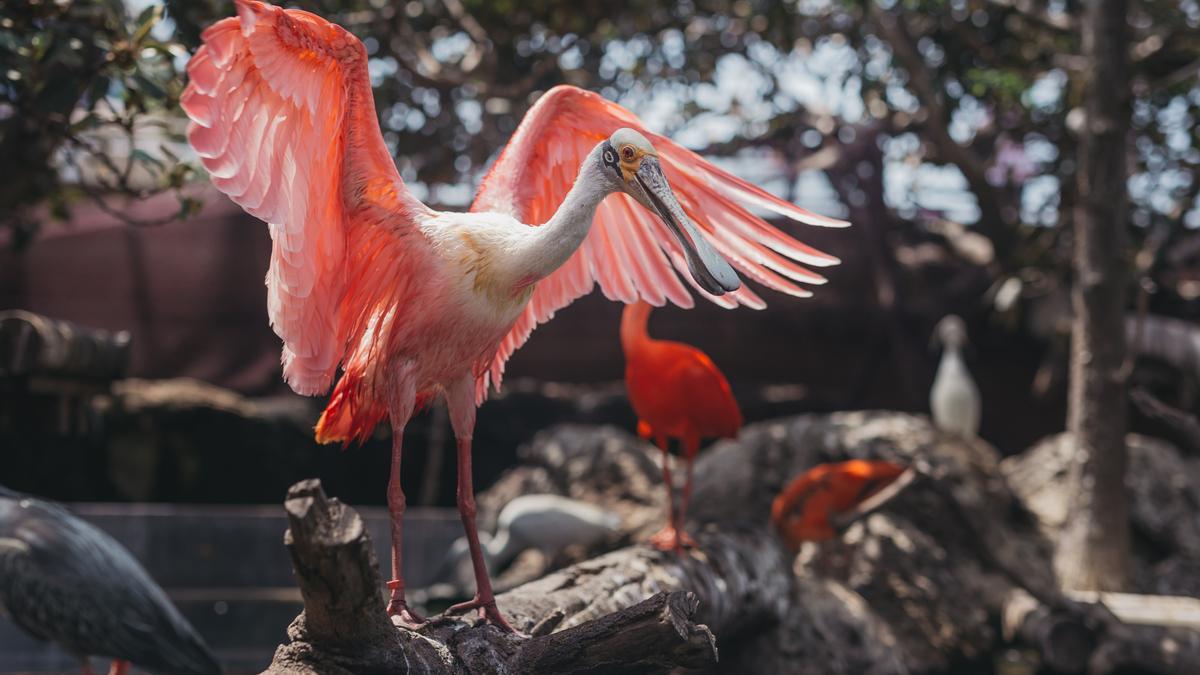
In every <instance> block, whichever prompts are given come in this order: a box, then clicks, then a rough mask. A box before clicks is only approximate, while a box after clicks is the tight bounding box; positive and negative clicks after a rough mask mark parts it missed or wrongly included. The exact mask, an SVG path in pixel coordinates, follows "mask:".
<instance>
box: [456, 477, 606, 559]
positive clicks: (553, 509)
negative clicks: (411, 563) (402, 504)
mask: <svg viewBox="0 0 1200 675" xmlns="http://www.w3.org/2000/svg"><path fill="white" fill-rule="evenodd" d="M620 528H621V518H620V517H619V516H618V515H617V514H615V513H613V512H612V511H609V510H607V509H602V508H600V507H599V506H594V505H592V504H588V503H587V502H581V501H579V500H578V499H571V498H570V497H562V496H559V495H554V494H533V495H521V496H520V497H517V498H515V499H513V500H512V501H510V502H509V503H507V504H505V505H504V508H503V509H500V515H499V516H498V517H497V519H496V533H495V534H493V535H488V534H487V533H486V532H480V533H479V543H480V544H481V545H482V547H483V555H484V561H485V562H486V563H487V568H488V572H489V573H492V572H495V571H496V570H498V569H502V568H503V567H504V566H505V565H506V564H508V563H509V562H510V561H512V559H513V558H516V557H517V556H518V555H519V554H521V553H522V552H524V551H525V550H527V549H531V548H535V549H537V550H539V551H541V553H542V555H544V556H545V557H546V558H547V559H551V558H553V557H554V556H555V555H557V554H558V553H560V552H561V551H562V550H563V549H565V548H567V547H568V546H584V547H591V546H594V545H596V544H598V543H600V542H602V541H604V540H606V539H608V538H609V537H611V536H613V535H614V534H616V533H617V532H619V531H620ZM468 554H469V549H468V545H467V540H466V538H465V537H464V538H461V539H459V540H458V541H456V542H454V545H453V546H452V547H451V549H450V551H449V552H448V553H447V555H446V562H445V563H444V565H443V574H441V575H439V576H445V575H448V574H449V573H450V572H451V571H452V570H456V569H457V568H458V564H459V561H460V560H462V559H463V558H464V557H466V556H467V555H468Z"/></svg>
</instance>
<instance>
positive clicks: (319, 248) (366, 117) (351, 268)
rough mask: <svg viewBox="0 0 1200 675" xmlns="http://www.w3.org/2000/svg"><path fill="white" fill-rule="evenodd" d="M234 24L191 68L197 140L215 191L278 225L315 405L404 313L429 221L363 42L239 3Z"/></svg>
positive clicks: (282, 296)
mask: <svg viewBox="0 0 1200 675" xmlns="http://www.w3.org/2000/svg"><path fill="white" fill-rule="evenodd" d="M237 11H238V16H237V17H236V18H233V17H231V18H228V19H224V20H222V21H220V22H218V23H216V24H215V25H213V26H212V27H210V28H209V29H208V30H206V31H205V32H204V36H203V38H204V45H203V46H202V47H200V49H199V50H197V51H196V55H195V56H193V57H192V60H191V61H190V62H189V63H188V75H189V77H190V82H189V83H188V86H187V89H186V90H185V91H184V94H183V98H182V100H181V103H182V106H183V109H184V111H186V112H187V115H188V117H189V118H191V125H190V126H189V128H188V140H189V141H190V142H191V144H192V147H194V148H195V149H196V152H197V153H198V154H199V155H200V159H201V161H203V163H204V166H205V167H206V168H207V169H208V171H209V173H210V175H211V177H212V182H213V185H215V186H216V187H217V189H219V190H220V191H221V192H224V193H225V194H226V195H229V197H230V198H231V199H232V200H233V201H235V202H237V203H238V204H239V205H240V206H241V207H242V208H244V209H245V210H246V211H247V212H249V213H250V214H252V215H254V216H257V217H259V218H261V219H263V220H265V221H267V222H268V223H269V224H270V231H271V239H272V241H273V247H272V254H271V267H270V270H269V271H268V273H267V289H268V299H267V302H268V311H269V313H270V318H271V325H272V326H273V327H274V328H275V332H276V333H277V334H278V335H279V337H281V338H283V342H284V347H283V367H284V376H285V378H286V379H287V381H288V384H290V385H291V387H292V388H293V389H295V390H296V391H297V392H299V393H302V394H317V393H321V392H323V391H325V390H326V389H327V388H328V387H329V383H330V382H331V381H332V378H333V376H334V374H335V373H336V371H337V367H338V364H339V363H340V362H341V361H342V359H343V358H344V356H345V354H346V351H347V348H348V346H351V345H353V344H356V342H357V340H358V339H359V338H360V336H361V334H362V333H363V331H365V330H368V324H369V322H370V319H371V317H372V316H375V315H377V314H380V313H383V312H386V311H388V310H390V309H395V308H398V307H399V308H402V307H403V305H404V303H403V302H400V301H399V300H400V299H402V298H403V297H404V294H405V293H406V289H407V283H408V279H409V278H411V277H412V276H414V275H413V272H414V271H415V269H414V268H419V267H420V266H421V265H423V264H424V256H425V255H427V253H426V247H425V246H424V244H425V240H424V237H423V235H420V230H419V228H417V227H416V221H417V219H418V218H420V217H421V216H422V215H423V214H425V213H427V209H426V208H425V206H424V205H423V204H421V203H420V202H419V201H418V200H417V199H416V198H414V197H413V196H412V195H411V194H410V193H409V191H408V189H407V188H406V187H405V185H404V182H403V181H402V180H401V178H400V175H399V173H397V171H396V167H395V164H394V163H393V162H392V158H391V155H390V153H389V152H388V150H387V146H386V145H385V144H384V142H383V137H382V135H381V134H380V131H379V122H378V120H377V119H376V116H375V104H374V101H373V99H372V93H371V86H370V80H369V78H368V74H367V53H366V50H365V49H364V47H363V45H362V43H361V42H360V41H359V40H358V39H357V38H355V37H354V36H353V35H351V34H350V33H348V32H347V31H346V30H345V29H343V28H342V27H341V26H338V25H336V24H333V23H330V22H328V21H326V20H324V19H322V18H320V17H318V16H316V15H314V14H310V13H308V12H304V11H301V10H294V9H289V10H284V9H281V8H279V7H274V6H271V5H267V4H264V3H262V2H258V1H257V0H237ZM409 235H415V236H409ZM394 318H395V317H394Z"/></svg>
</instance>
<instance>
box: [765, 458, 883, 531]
mask: <svg viewBox="0 0 1200 675" xmlns="http://www.w3.org/2000/svg"><path fill="white" fill-rule="evenodd" d="M902 473H904V467H903V466H900V465H898V464H894V463H892V462H885V461H881V460H876V461H867V460H862V459H852V460H850V461H848V462H837V463H833V464H818V465H816V466H814V467H813V468H811V469H809V470H808V471H805V472H804V473H802V474H800V476H799V477H797V478H796V479H795V480H793V481H792V482H791V483H789V484H788V486H787V487H786V488H784V490H783V492H780V493H779V496H778V497H776V498H775V502H774V503H773V504H771V521H772V522H774V523H775V527H776V528H777V529H778V530H779V532H780V534H782V535H783V539H784V541H785V542H787V544H788V546H790V547H791V548H793V549H795V548H799V546H800V542H802V541H821V540H824V539H832V538H833V537H834V536H836V535H837V532H836V531H835V530H834V528H833V524H832V523H831V522H830V518H831V517H832V516H835V515H837V514H839V513H842V512H844V511H848V510H850V509H852V508H854V507H855V506H856V505H858V504H859V503H861V502H863V501H864V500H866V499H868V498H870V497H871V495H873V494H875V493H876V492H879V491H880V490H882V489H883V488H885V487H887V486H888V484H889V483H891V482H892V481H894V480H896V478H898V477H899V476H900V474H902Z"/></svg>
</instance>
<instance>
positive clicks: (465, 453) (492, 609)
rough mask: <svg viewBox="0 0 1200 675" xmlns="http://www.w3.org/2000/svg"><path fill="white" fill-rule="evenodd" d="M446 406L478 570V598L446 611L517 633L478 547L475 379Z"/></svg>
mask: <svg viewBox="0 0 1200 675" xmlns="http://www.w3.org/2000/svg"><path fill="white" fill-rule="evenodd" d="M446 407H447V408H448V409H449V411H450V425H451V426H452V427H454V437H455V439H456V440H457V442H458V514H459V516H460V517H461V518H462V524H463V529H464V530H466V532H467V546H468V548H470V549H471V565H472V567H474V569H475V597H474V598H473V599H471V600H468V601H467V602H462V603H459V604H457V605H454V606H452V607H450V608H449V609H447V610H446V612H447V613H448V614H453V613H456V612H465V611H466V610H468V609H478V610H479V616H480V618H481V619H483V620H484V621H487V622H488V623H491V624H492V625H494V626H497V627H499V628H501V629H503V630H506V631H508V632H510V633H516V632H517V630H516V629H515V628H513V627H512V626H511V625H509V623H508V621H507V620H505V618H504V616H503V615H502V614H500V610H499V609H497V608H496V596H495V595H494V594H493V593H492V579H491V577H490V576H489V575H488V568H487V563H486V561H484V559H483V549H482V548H481V547H480V545H479V531H478V529H477V528H476V527H475V487H474V485H473V484H472V480H471V437H472V435H473V434H474V432H475V378H474V377H470V376H468V377H464V378H461V379H460V380H459V381H458V382H456V383H455V384H454V385H452V386H450V387H448V388H447V389H446Z"/></svg>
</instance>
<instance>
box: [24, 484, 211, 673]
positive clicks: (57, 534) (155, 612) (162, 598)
mask: <svg viewBox="0 0 1200 675" xmlns="http://www.w3.org/2000/svg"><path fill="white" fill-rule="evenodd" d="M0 610H4V611H3V612H0V613H7V615H8V616H9V617H10V618H11V619H12V621H13V622H14V623H15V624H16V625H18V626H20V627H21V628H22V629H24V630H25V631H26V632H28V633H29V634H30V635H32V636H34V637H35V638H38V639H40V640H49V641H53V642H56V643H58V644H59V645H60V646H62V648H63V649H65V650H67V651H68V652H70V653H71V654H72V655H74V656H76V657H78V658H79V659H80V660H81V661H83V664H84V670H85V672H89V669H88V668H87V657H89V656H99V657H108V658H111V659H113V660H114V663H113V672H123V671H124V667H125V664H124V663H122V662H130V663H133V664H134V665H136V666H138V667H139V668H143V669H145V670H148V671H150V672H152V673H168V674H172V675H173V674H175V673H178V674H180V675H185V674H186V675H192V674H196V675H208V674H210V673H220V672H221V666H220V665H219V664H218V663H217V660H216V658H215V657H214V656H213V653H212V651H211V650H209V648H208V646H207V645H205V644H204V640H203V639H201V637H200V635H199V634H197V633H196V630H195V629H194V628H192V626H191V624H189V623H188V622H187V620H186V619H184V618H183V616H182V615H181V614H180V613H179V610H177V609H176V608H175V606H174V605H172V604H171V601H170V600H168V599H167V595H166V593H164V592H163V590H162V589H161V588H159V586H158V584H156V583H154V580H153V579H151V578H150V575H149V574H147V573H146V570H145V569H143V568H142V566H141V565H140V564H138V562H137V560H135V559H134V558H133V556H132V555H130V554H129V552H128V551H126V550H125V549H124V548H123V547H122V546H121V545H120V544H118V543H117V542H116V540H114V539H113V538H112V537H110V536H109V535H107V534H105V533H104V532H102V531H100V530H99V529H97V528H96V527H94V526H93V525H91V524H89V523H87V522H85V521H83V520H82V519H80V518H78V517H77V516H75V515H73V514H71V513H70V512H68V511H67V510H66V509H64V508H62V507H61V506H59V505H57V504H54V503H51V502H47V501H43V500H40V499H36V498H34V497H31V496H29V495H23V494H20V493H18V492H14V491H12V490H9V489H7V488H5V487H3V486H0Z"/></svg>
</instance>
